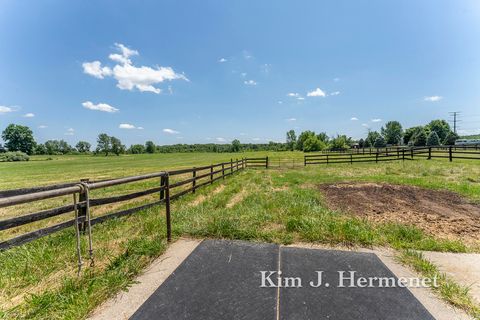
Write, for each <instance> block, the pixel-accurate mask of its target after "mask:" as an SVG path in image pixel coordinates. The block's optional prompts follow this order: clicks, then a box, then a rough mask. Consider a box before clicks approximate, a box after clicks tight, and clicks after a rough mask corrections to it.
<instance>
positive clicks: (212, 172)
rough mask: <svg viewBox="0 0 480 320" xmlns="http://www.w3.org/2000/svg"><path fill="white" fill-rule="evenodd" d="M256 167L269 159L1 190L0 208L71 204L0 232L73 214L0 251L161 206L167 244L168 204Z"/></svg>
mask: <svg viewBox="0 0 480 320" xmlns="http://www.w3.org/2000/svg"><path fill="white" fill-rule="evenodd" d="M258 166H262V167H265V168H268V157H265V158H242V159H235V160H234V159H230V161H229V162H222V163H217V164H212V165H209V166H201V167H193V168H187V169H180V170H172V171H161V172H157V173H152V174H145V175H139V176H132V177H125V178H119V179H111V180H101V181H89V180H88V179H84V180H81V181H79V182H75V183H62V184H56V185H50V186H43V187H34V188H23V189H15V190H5V191H0V208H4V207H11V206H15V205H20V204H25V203H34V202H36V201H41V200H46V199H52V198H58V197H61V196H69V195H71V196H72V199H73V201H72V204H67V205H63V206H59V207H55V208H51V209H47V210H42V211H37V212H33V213H28V214H23V215H20V216H16V217H12V218H7V219H4V220H0V231H4V230H8V229H11V228H16V227H20V226H23V225H26V224H29V223H32V222H36V221H41V220H45V219H48V218H52V217H57V216H60V215H64V214H68V213H72V212H74V213H75V218H74V219H72V220H67V221H64V222H61V223H58V224H55V225H53V226H48V227H45V228H42V229H38V230H35V231H32V232H28V233H25V234H21V235H18V236H15V237H13V238H11V239H8V240H4V241H2V242H0V250H7V249H9V248H12V247H15V246H19V245H22V244H25V243H27V242H30V241H33V240H36V239H39V238H41V237H44V236H47V235H49V234H52V233H54V232H57V231H60V230H63V229H66V228H69V227H72V226H74V227H75V228H76V230H77V229H78V230H82V231H84V232H85V231H86V230H88V232H90V227H91V226H92V225H94V224H97V223H100V222H103V221H106V220H109V219H112V218H118V217H122V216H127V215H131V214H133V213H136V212H139V211H141V210H145V209H147V208H150V207H153V206H157V205H160V204H165V208H166V210H165V211H166V227H167V240H168V241H170V240H171V236H172V234H171V210H170V202H171V201H172V200H174V199H177V198H179V197H181V196H183V195H185V194H188V193H195V191H196V190H197V189H199V188H201V187H203V186H206V185H209V184H213V183H214V182H215V181H217V180H219V179H225V177H227V176H229V175H232V174H234V173H235V172H237V171H239V170H243V169H245V168H247V167H258ZM187 174H191V177H190V178H187V179H183V180H180V181H175V182H172V181H171V177H173V176H182V175H187ZM152 179H159V184H158V186H157V187H154V188H149V189H145V190H140V191H136V192H133V193H128V194H122V195H115V196H110V197H103V198H90V191H92V190H95V189H103V188H107V187H112V186H118V185H124V184H128V183H132V182H138V181H145V180H152ZM182 186H188V187H187V188H186V189H184V190H181V191H178V192H175V193H173V194H172V192H173V190H175V189H176V188H179V187H182ZM157 193H158V195H159V198H158V200H156V201H153V202H150V203H147V204H143V205H140V206H136V207H133V208H129V209H126V210H121V211H118V212H113V213H108V214H105V215H102V216H98V217H95V218H91V216H90V208H91V207H96V206H102V205H106V204H112V203H119V202H124V201H128V200H132V199H136V198H140V197H144V196H147V195H151V194H157ZM77 196H78V201H77Z"/></svg>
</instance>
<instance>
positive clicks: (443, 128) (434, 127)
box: [426, 119, 451, 141]
mask: <svg viewBox="0 0 480 320" xmlns="http://www.w3.org/2000/svg"><path fill="white" fill-rule="evenodd" d="M426 129H427V131H428V132H427V133H430V131H435V132H436V133H437V135H438V138H440V141H444V140H445V138H446V137H447V135H448V133H449V132H450V131H451V130H450V125H449V124H448V122H447V121H445V120H440V119H438V120H432V121H430V123H429V124H427V125H426Z"/></svg>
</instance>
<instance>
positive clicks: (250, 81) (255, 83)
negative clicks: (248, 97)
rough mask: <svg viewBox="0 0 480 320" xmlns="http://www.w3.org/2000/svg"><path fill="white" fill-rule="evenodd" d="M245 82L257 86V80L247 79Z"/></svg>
mask: <svg viewBox="0 0 480 320" xmlns="http://www.w3.org/2000/svg"><path fill="white" fill-rule="evenodd" d="M243 83H245V84H246V85H247V86H256V85H257V82H255V80H246V81H244V82H243Z"/></svg>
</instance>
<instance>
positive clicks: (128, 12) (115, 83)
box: [0, 0, 480, 145]
mask: <svg viewBox="0 0 480 320" xmlns="http://www.w3.org/2000/svg"><path fill="white" fill-rule="evenodd" d="M0 44H1V47H0V129H3V128H4V127H5V126H6V125H7V124H8V123H12V122H13V123H19V124H25V125H28V126H30V127H31V128H32V129H33V130H34V133H35V136H36V138H37V140H38V141H40V142H43V141H45V140H48V139H65V140H67V141H68V142H70V143H72V144H74V143H76V142H77V141H78V140H87V141H90V142H95V140H96V136H97V135H98V133H100V132H106V133H109V134H111V135H115V136H117V137H119V138H120V139H121V140H122V141H123V142H124V143H125V144H127V145H129V144H131V143H144V142H145V140H153V141H155V142H156V143H158V144H171V143H208V142H218V143H220V142H224V141H226V142H230V141H231V140H232V139H235V138H238V139H240V141H242V142H266V141H268V140H274V141H284V139H285V132H286V131H287V130H289V129H292V128H293V129H296V131H297V132H299V131H302V130H308V129H309V130H315V131H317V132H319V131H325V132H327V133H328V134H330V135H334V134H337V133H345V134H348V135H350V136H353V137H354V138H360V137H362V136H364V135H365V133H366V130H367V128H370V129H373V130H378V129H379V128H380V127H381V126H382V125H383V124H384V123H385V121H388V120H399V121H400V122H401V123H402V124H403V125H404V127H409V126H413V125H418V124H423V123H425V122H428V121H429V120H431V119H434V118H444V119H448V112H449V111H461V112H462V116H461V119H462V120H463V122H461V123H460V129H461V130H463V131H461V133H478V132H480V110H479V106H480V2H478V1H475V0H472V1H462V0H460V1H458V0H455V1H453V0H452V1H438V0H422V1H403V0H402V1H383V0H382V1H373V0H368V1H367V0H363V1H194V0H192V1H174V0H171V1H84V0H83V1H43V0H39V1H18V0H15V1H14V0H0ZM352 119H353V120H352ZM355 119H358V120H355Z"/></svg>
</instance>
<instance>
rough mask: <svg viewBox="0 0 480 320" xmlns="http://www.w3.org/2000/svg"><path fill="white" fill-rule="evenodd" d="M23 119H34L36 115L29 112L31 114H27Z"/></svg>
mask: <svg viewBox="0 0 480 320" xmlns="http://www.w3.org/2000/svg"><path fill="white" fill-rule="evenodd" d="M23 117H25V118H33V117H35V114H33V113H31V112H29V113H25V114H24V115H23Z"/></svg>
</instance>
